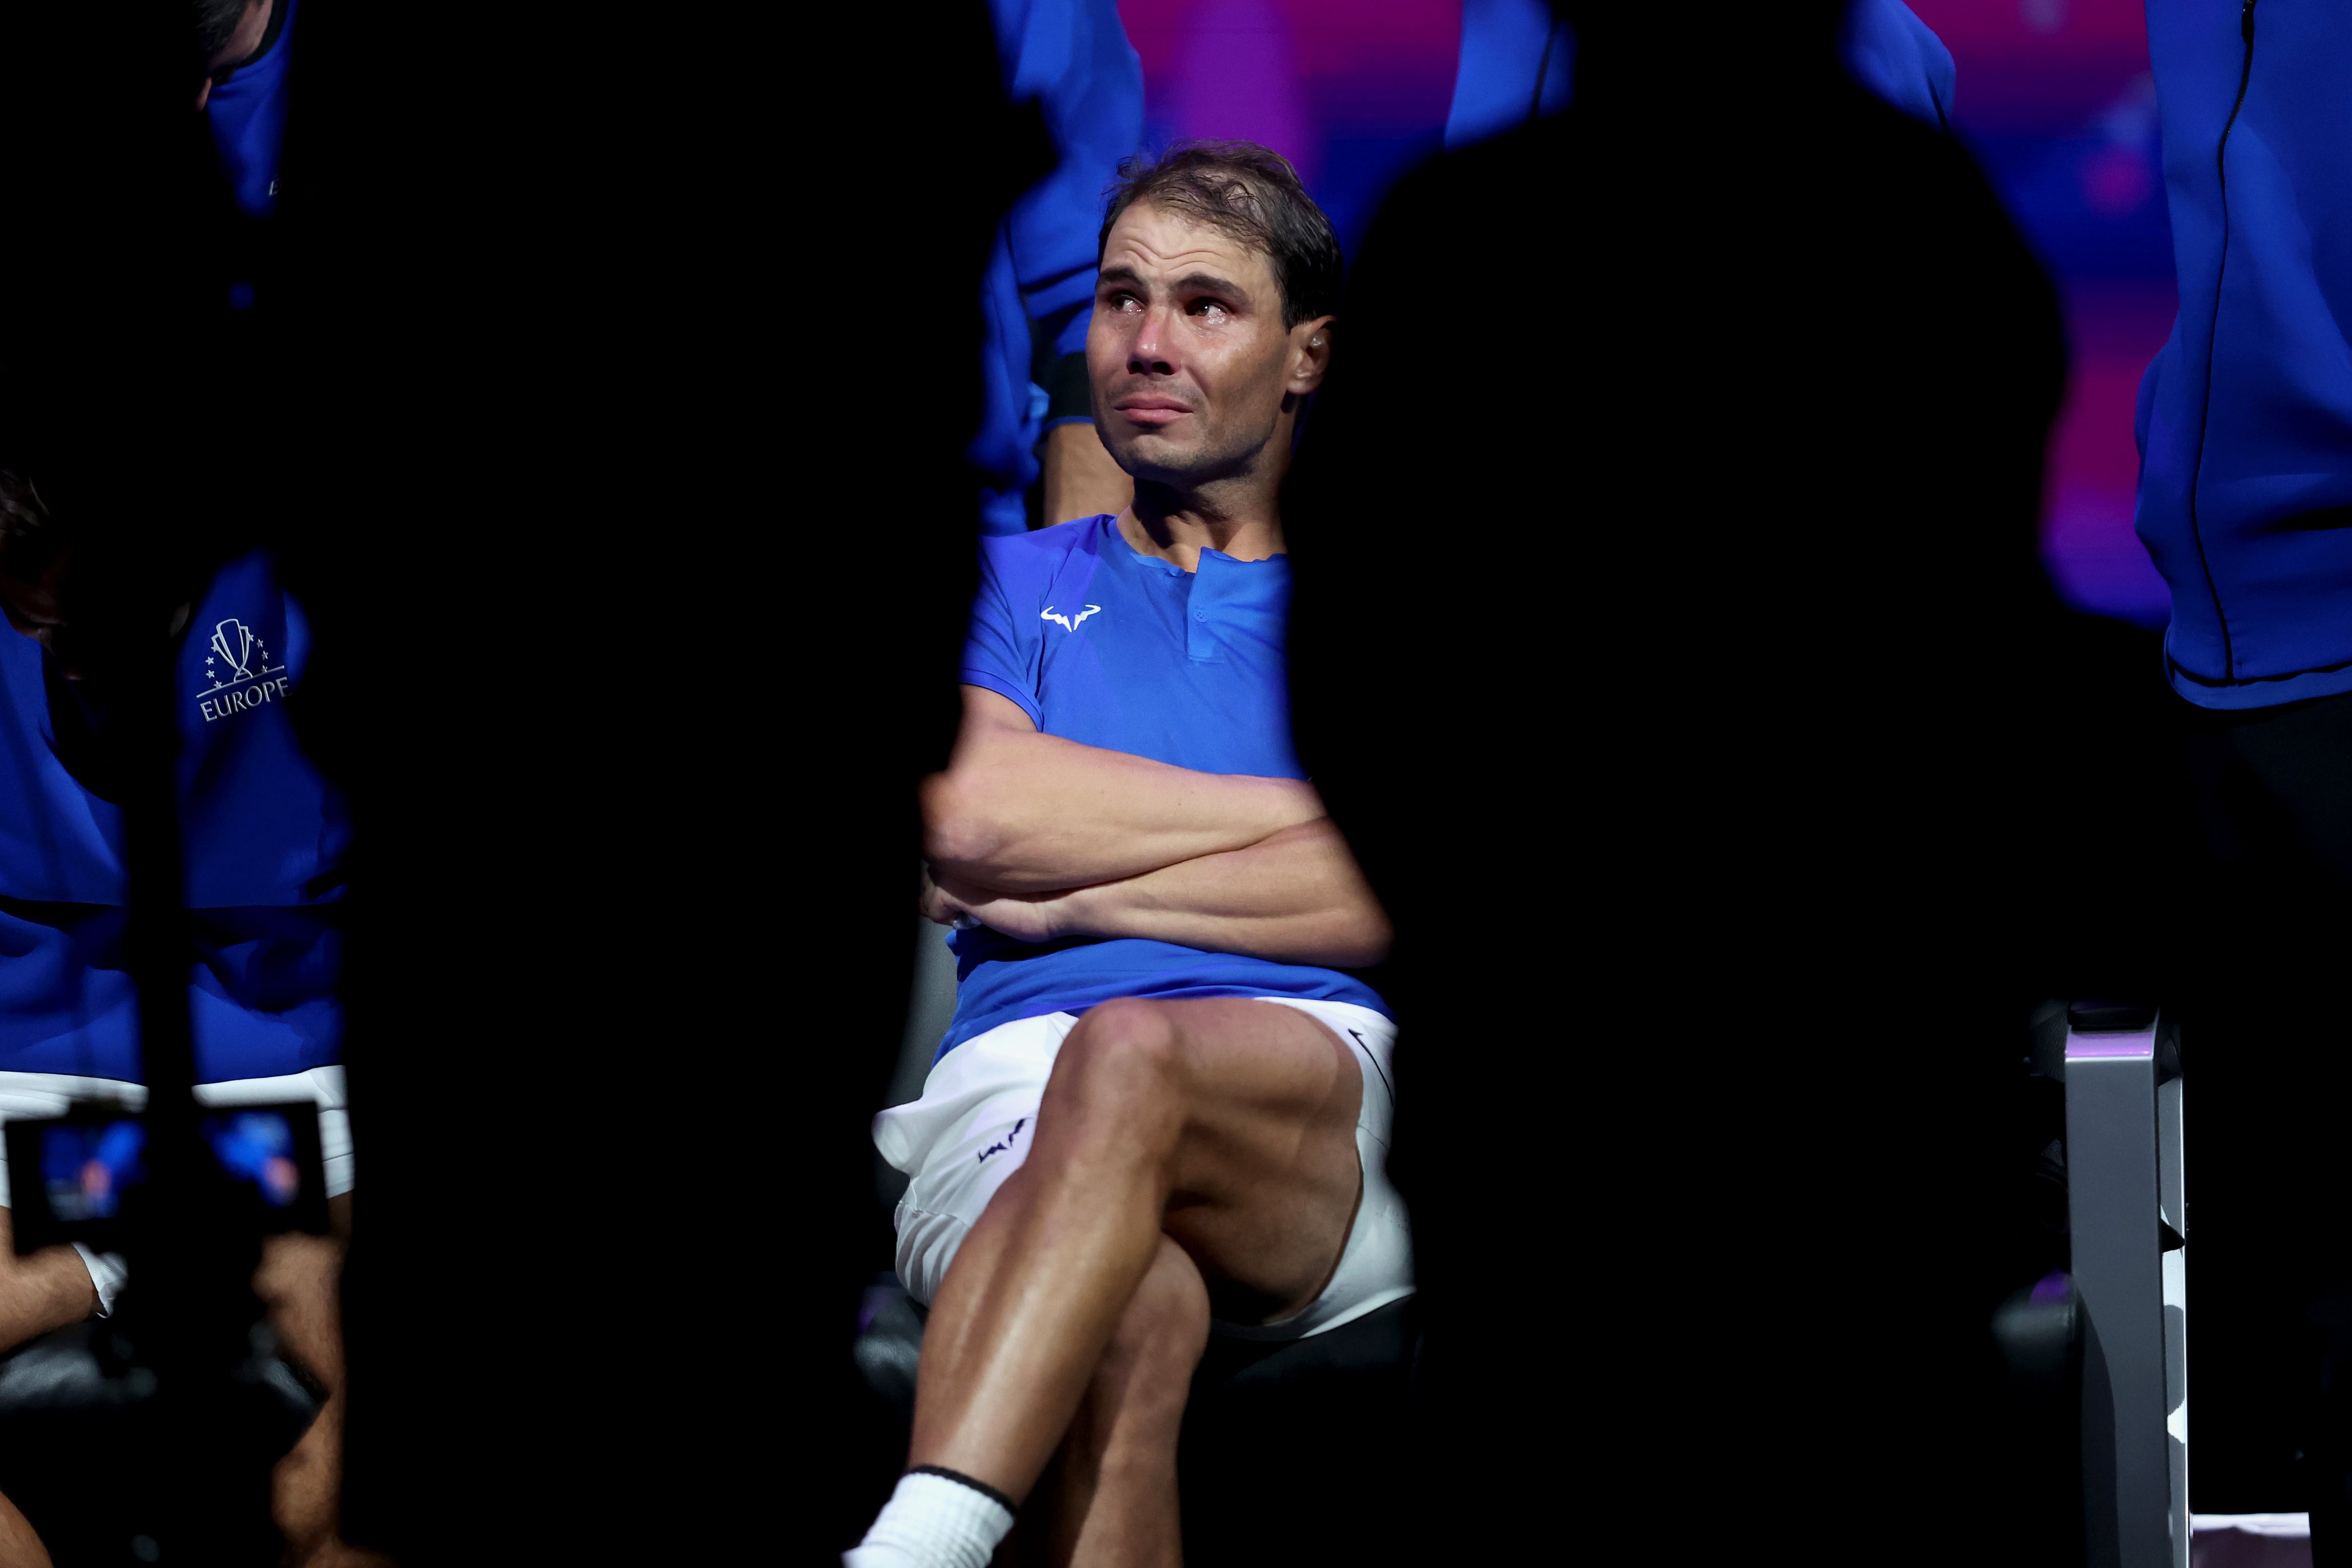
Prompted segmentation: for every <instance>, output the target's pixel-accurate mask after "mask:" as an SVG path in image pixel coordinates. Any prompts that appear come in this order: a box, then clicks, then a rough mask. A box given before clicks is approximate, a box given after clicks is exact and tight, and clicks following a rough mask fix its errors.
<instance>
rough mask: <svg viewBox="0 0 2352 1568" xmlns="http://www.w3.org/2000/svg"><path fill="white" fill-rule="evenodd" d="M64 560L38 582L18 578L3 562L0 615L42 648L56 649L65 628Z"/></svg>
mask: <svg viewBox="0 0 2352 1568" xmlns="http://www.w3.org/2000/svg"><path fill="white" fill-rule="evenodd" d="M65 574H66V562H65V558H64V557H62V556H60V557H58V559H57V560H55V561H53V562H51V563H50V564H49V568H48V570H47V571H46V572H43V573H42V574H40V575H39V576H38V577H37V578H27V577H22V576H18V575H17V574H15V573H12V572H10V571H9V570H8V567H7V563H5V562H0V615H5V616H6V617H7V621H8V625H9V626H12V627H14V628H15V629H16V631H18V632H20V633H22V634H23V635H24V636H26V637H31V638H32V639H33V640H34V641H35V642H37V643H39V644H40V645H41V646H42V647H51V648H53V647H56V645H57V637H58V633H59V632H60V631H62V630H64V628H65V624H66V611H65V595H64V584H65Z"/></svg>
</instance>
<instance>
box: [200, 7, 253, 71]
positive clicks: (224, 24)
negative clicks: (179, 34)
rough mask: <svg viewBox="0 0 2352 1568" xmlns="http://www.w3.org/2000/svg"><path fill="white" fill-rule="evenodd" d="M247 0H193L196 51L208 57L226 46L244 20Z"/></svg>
mask: <svg viewBox="0 0 2352 1568" xmlns="http://www.w3.org/2000/svg"><path fill="white" fill-rule="evenodd" d="M246 3H247V0H195V9H196V53H198V54H199V55H202V56H204V57H205V58H207V59H209V58H212V57H213V56H215V55H216V54H218V53H220V52H221V51H222V50H223V49H225V48H226V47H228V41H229V40H230V39H231V38H233V37H236V25H237V24H238V23H239V22H242V21H244V20H245V7H246Z"/></svg>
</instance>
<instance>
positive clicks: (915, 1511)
mask: <svg viewBox="0 0 2352 1568" xmlns="http://www.w3.org/2000/svg"><path fill="white" fill-rule="evenodd" d="M1012 1528H1013V1510H1012V1509H1011V1508H1010V1507H1008V1506H1006V1503H1005V1500H1004V1497H1003V1494H1002V1493H1001V1492H998V1491H996V1490H995V1489H993V1488H987V1487H983V1486H982V1484H981V1483H980V1482H978V1481H975V1480H971V1479H969V1478H967V1477H962V1476H958V1475H956V1474H955V1472H953V1471H952V1470H948V1471H942V1470H940V1469H939V1468H936V1467H930V1466H927V1467H925V1468H922V1469H919V1470H909V1471H908V1472H907V1473H906V1474H905V1475H903V1476H900V1477H899V1478H898V1489H897V1490H895V1491H893V1492H892V1493H891V1494H890V1500H889V1501H888V1502H886V1503H884V1504H883V1505H882V1512H881V1514H880V1515H879V1516H878V1517H877V1518H876V1520H875V1521H874V1528H873V1529H871V1530H869V1531H866V1539H865V1540H864V1541H861V1542H858V1543H857V1544H856V1546H855V1547H852V1548H851V1549H850V1550H849V1552H847V1553H846V1554H845V1555H844V1556H843V1558H842V1560H841V1563H842V1568H988V1560H989V1558H990V1557H991V1556H992V1555H993V1554H994V1553H995V1551H996V1543H997V1542H1000V1541H1003V1539H1004V1536H1005V1532H1006V1531H1009V1530H1011V1529H1012Z"/></svg>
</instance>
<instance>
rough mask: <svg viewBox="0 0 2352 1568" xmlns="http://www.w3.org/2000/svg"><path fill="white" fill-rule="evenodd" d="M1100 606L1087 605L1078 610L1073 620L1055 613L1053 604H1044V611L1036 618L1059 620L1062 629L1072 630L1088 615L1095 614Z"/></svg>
mask: <svg viewBox="0 0 2352 1568" xmlns="http://www.w3.org/2000/svg"><path fill="white" fill-rule="evenodd" d="M1101 608H1102V606H1101V605H1087V607H1086V608H1085V609H1083V610H1080V611H1079V612H1078V618H1077V620H1075V621H1074V620H1072V619H1070V617H1069V616H1057V615H1055V613H1054V606H1053V605H1046V606H1045V614H1044V615H1042V616H1038V617H1037V618H1038V619H1039V620H1041V621H1059V622H1061V623H1062V629H1063V630H1064V631H1066V632H1074V631H1076V630H1077V629H1078V626H1079V625H1080V623H1082V622H1083V621H1085V620H1086V618H1087V616H1091V615H1093V614H1095V613H1096V612H1097V611H1098V610H1100V609H1101Z"/></svg>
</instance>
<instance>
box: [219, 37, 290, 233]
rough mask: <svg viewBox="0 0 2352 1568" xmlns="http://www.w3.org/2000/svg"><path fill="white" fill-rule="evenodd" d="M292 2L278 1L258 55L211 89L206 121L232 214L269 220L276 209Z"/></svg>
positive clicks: (284, 124) (284, 122) (284, 119)
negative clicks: (233, 201) (233, 208)
mask: <svg viewBox="0 0 2352 1568" xmlns="http://www.w3.org/2000/svg"><path fill="white" fill-rule="evenodd" d="M295 4H296V0H278V4H277V5H276V6H274V7H273V8H272V11H271V14H270V18H269V30H268V32H267V33H265V34H263V35H262V42H261V48H260V50H259V51H258V52H257V54H256V55H255V56H254V58H253V59H252V60H251V61H250V62H249V63H247V64H246V65H242V66H239V67H238V68H236V71H234V72H233V73H231V75H230V76H229V79H227V80H226V81H225V82H222V83H220V84H219V85H218V86H216V87H215V88H214V89H213V90H212V96H211V97H210V98H209V99H207V100H205V121H206V122H207V124H208V125H209V126H210V128H211V130H212V133H213V146H214V149H215V151H216V152H217V153H219V154H220V163H221V173H222V174H225V175H226V176H227V179H228V185H229V192H230V194H231V195H234V196H235V197H236V205H237V210H238V211H240V212H242V213H244V214H245V215H246V216H247V217H268V216H269V215H270V213H271V212H273V211H274V210H276V208H277V205H278V152H279V150H280V149H281V148H282V147H283V146H284V145H285V142H286V102H287V91H286V79H287V73H288V71H289V68H290V62H291V60H292V58H293V56H294V9H295Z"/></svg>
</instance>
